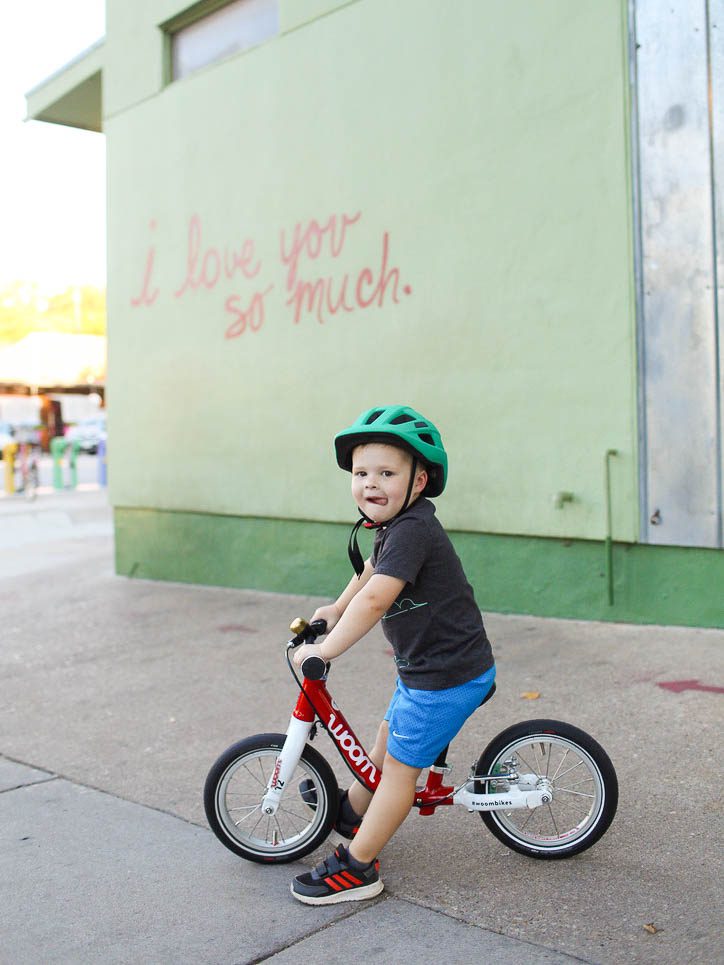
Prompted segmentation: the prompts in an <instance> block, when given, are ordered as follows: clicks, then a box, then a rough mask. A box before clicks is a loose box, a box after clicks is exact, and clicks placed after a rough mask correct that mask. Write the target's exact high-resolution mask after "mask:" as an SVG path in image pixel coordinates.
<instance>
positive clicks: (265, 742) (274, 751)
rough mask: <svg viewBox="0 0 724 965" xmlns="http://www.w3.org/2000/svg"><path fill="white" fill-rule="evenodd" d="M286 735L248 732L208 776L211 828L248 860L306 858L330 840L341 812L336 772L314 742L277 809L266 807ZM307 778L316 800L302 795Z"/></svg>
mask: <svg viewBox="0 0 724 965" xmlns="http://www.w3.org/2000/svg"><path fill="white" fill-rule="evenodd" d="M284 739H285V738H284V734H257V735H256V736H254V737H247V738H246V739H245V740H242V741H239V742H238V743H236V744H233V745H232V746H231V747H229V748H228V749H227V750H226V751H224V753H223V754H222V755H221V757H220V758H219V759H218V760H217V761H216V763H215V764H214V766H213V767H212V768H211V770H210V771H209V775H208V777H207V778H206V784H205V786H204V808H205V810H206V817H207V819H208V822H209V826H210V827H211V830H212V831H213V832H214V834H215V835H216V837H217V838H218V839H219V840H220V841H221V843H222V844H223V845H225V847H227V848H228V849H229V850H230V851H233V852H234V854H238V855H241V857H242V858H246V859H247V860H248V861H258V862H260V863H263V864H282V863H285V862H288V861H296V860H298V859H299V858H303V857H304V856H305V855H307V854H310V852H312V851H314V850H316V849H317V848H318V847H319V846H320V845H321V844H322V843H323V842H324V840H325V839H326V838H327V836H328V835H329V832H330V831H331V830H332V825H333V824H334V821H335V818H336V816H337V807H338V802H339V793H338V786H337V779H336V778H335V776H334V771H333V770H332V768H331V767H330V766H329V764H328V763H327V762H326V761H325V759H324V758H323V757H322V755H321V754H319V753H318V752H317V751H316V750H314V748H313V747H310V746H309V745H308V744H307V746H306V747H305V748H304V751H303V753H302V756H301V758H300V759H299V764H298V765H297V767H296V769H295V771H294V773H293V774H292V776H291V779H290V780H289V781H288V783H287V786H286V788H285V790H284V794H283V795H282V799H281V801H280V804H279V808H278V810H277V812H276V814H271V815H267V814H264V813H263V812H262V809H261V804H262V800H263V798H264V795H265V794H266V791H267V788H268V787H269V785H270V783H271V778H272V775H273V773H274V767H275V765H276V761H277V758H278V756H279V754H280V752H281V749H282V747H283V746H284ZM302 781H304V782H305V783H304V793H305V797H306V798H307V801H309V800H311V801H312V802H314V803H312V804H308V803H306V801H305V800H304V799H303V798H302V796H301V792H300V787H299V785H300V784H301V782H302ZM309 782H311V784H310V783H309ZM315 798H316V801H315Z"/></svg>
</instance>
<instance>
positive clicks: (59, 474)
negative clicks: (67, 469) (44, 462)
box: [50, 436, 68, 489]
mask: <svg viewBox="0 0 724 965" xmlns="http://www.w3.org/2000/svg"><path fill="white" fill-rule="evenodd" d="M67 445H68V442H67V440H66V439H65V438H64V437H63V436H55V437H54V438H53V439H51V440H50V454H51V456H52V457H53V489H62V488H63V453H64V452H65V449H66V446H67Z"/></svg>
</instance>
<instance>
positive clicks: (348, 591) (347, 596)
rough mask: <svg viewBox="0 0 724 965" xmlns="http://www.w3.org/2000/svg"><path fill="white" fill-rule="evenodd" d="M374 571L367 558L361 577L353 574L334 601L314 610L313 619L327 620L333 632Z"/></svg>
mask: <svg viewBox="0 0 724 965" xmlns="http://www.w3.org/2000/svg"><path fill="white" fill-rule="evenodd" d="M374 572H375V571H374V569H373V567H372V564H371V563H370V561H369V560H367V562H366V563H365V568H364V570H363V571H362V575H361V576H360V577H359V579H358V578H357V577H356V576H353V577H352V579H351V580H350V581H349V583H348V584H347V586H346V587H345V588H344V590H342V592H341V593H340V595H339V596H338V597H337V599H336V600H335V601H334V603H328V604H327V605H326V606H320V607H319V608H318V609H317V610H315V611H314V613H313V614H312V620H326V621H327V628H328V630H327V632H331V631H332V630H333V629H334V627H335V626H336V625H337V623H339V619H340V617H341V616H342V614H343V613H344V611H345V610H346V609H347V607H348V606H349V604H350V601H351V600H352V599H354V597H355V596H356V595H357V594H358V593H359V592H360V590H362V589H363V588H364V587H365V586H366V585H367V583H368V582H369V580H370V577H371V576H372V575H373V574H374Z"/></svg>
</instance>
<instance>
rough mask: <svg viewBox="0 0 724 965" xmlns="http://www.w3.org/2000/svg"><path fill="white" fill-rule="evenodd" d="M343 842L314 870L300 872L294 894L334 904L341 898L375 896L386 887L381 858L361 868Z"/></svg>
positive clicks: (307, 902)
mask: <svg viewBox="0 0 724 965" xmlns="http://www.w3.org/2000/svg"><path fill="white" fill-rule="evenodd" d="M351 861H352V859H351V856H350V854H349V852H348V851H347V849H346V848H345V846H344V845H343V844H340V846H339V847H338V848H337V850H336V851H335V852H334V854H333V855H330V857H329V858H327V859H326V860H325V861H322V862H321V863H320V864H318V865H317V867H316V868H315V869H314V870H313V871H308V872H306V874H303V875H297V877H296V878H295V879H294V880H293V881H292V894H293V895H294V897H295V898H296V899H297V901H301V902H303V903H304V904H305V905H335V904H337V903H338V902H340V901H364V900H365V898H374V897H375V895H379V893H380V892H381V891H382V889H383V888H384V887H385V886H384V885H383V884H382V880H381V879H380V876H379V862H378V861H371V862H370V863H369V864H368V865H366V866H364V865H363V866H362V867H361V868H358V867H357V866H356V865H354V866H353V865H352V863H351Z"/></svg>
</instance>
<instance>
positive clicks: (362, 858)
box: [349, 754, 422, 864]
mask: <svg viewBox="0 0 724 965" xmlns="http://www.w3.org/2000/svg"><path fill="white" fill-rule="evenodd" d="M421 770H422V768H420V767H410V766H409V765H407V764H403V763H402V762H401V761H398V760H396V759H395V758H394V757H392V756H391V755H390V754H386V755H385V759H384V765H383V768H382V779H381V781H380V783H379V785H378V787H377V790H376V791H375V793H374V796H371V795H368V797H371V801H370V802H369V806H368V808H367V812H366V814H365V819H364V822H363V823H362V825H361V827H360V829H359V831H358V832H357V835H356V837H355V838H354V840H353V841H352V844H351V845H350V846H349V853H350V855H351V856H352V858H354V859H355V861H359V862H362V863H363V864H367V863H368V862H370V861H374V860H375V858H376V857H377V855H378V854H379V853H380V851H381V850H382V848H383V847H384V846H385V845H386V844H387V842H388V841H389V840H390V838H391V837H392V835H393V834H394V833H395V831H397V829H398V828H399V826H400V825H401V824H402V822H403V821H404V820H405V818H406V817H407V815H408V814H409V813H410V808H411V807H412V802H413V801H414V800H415V793H416V787H417V779H418V777H419V776H420V772H421ZM350 799H351V796H350Z"/></svg>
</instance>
